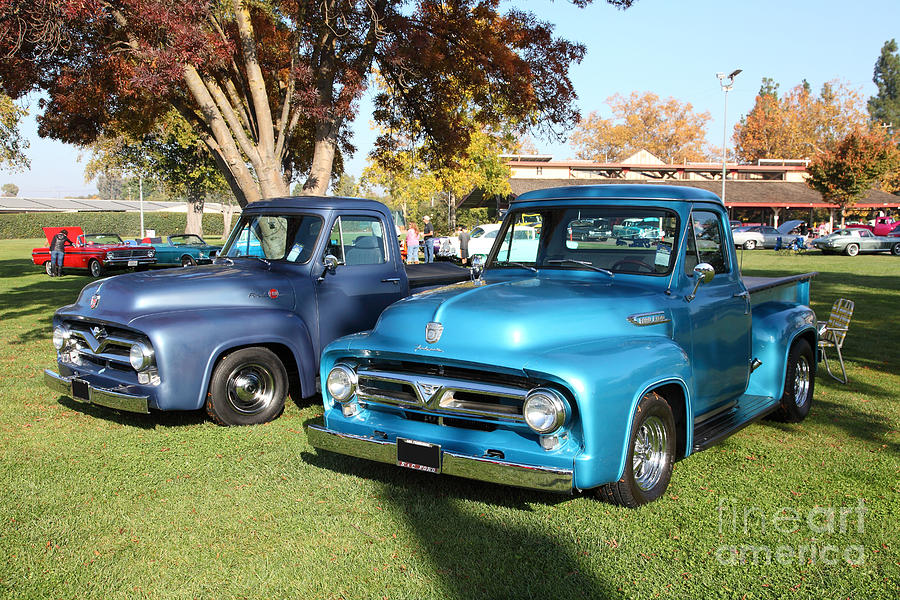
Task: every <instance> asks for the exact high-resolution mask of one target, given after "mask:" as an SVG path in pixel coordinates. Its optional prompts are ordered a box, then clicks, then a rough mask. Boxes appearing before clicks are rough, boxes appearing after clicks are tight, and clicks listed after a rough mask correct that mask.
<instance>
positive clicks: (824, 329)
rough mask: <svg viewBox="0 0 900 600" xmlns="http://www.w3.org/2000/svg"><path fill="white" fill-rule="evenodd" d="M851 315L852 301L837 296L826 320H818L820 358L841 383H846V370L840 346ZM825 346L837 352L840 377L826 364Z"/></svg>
mask: <svg viewBox="0 0 900 600" xmlns="http://www.w3.org/2000/svg"><path fill="white" fill-rule="evenodd" d="M852 316H853V301H852V300H847V299H846V298H838V299H837V300H835V301H834V306H832V307H831V314H830V315H829V316H828V320H827V321H819V348H821V349H822V358H823V359H824V360H825V368H826V369H828V374H829V375H831V376H832V377H834V378H835V379H836V380H838V381H840V382H841V383H847V370H846V369H845V368H844V357H843V355H842V354H841V348H842V347H843V345H844V338H845V337H847V330H848V329H849V328H850V317H852ZM827 348H834V349H835V351H836V352H837V356H838V362H840V364H841V376H842V378H841V377H838V376H837V375H835V374H834V373H832V372H831V365H830V364H828V353H827V352H826V349H827Z"/></svg>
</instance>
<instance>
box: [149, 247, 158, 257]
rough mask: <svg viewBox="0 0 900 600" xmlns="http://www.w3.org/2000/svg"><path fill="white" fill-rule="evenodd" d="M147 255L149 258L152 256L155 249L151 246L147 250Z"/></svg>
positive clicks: (154, 253)
mask: <svg viewBox="0 0 900 600" xmlns="http://www.w3.org/2000/svg"><path fill="white" fill-rule="evenodd" d="M147 256H148V257H149V258H153V257H154V256H156V250H154V249H153V248H150V250H148V251H147Z"/></svg>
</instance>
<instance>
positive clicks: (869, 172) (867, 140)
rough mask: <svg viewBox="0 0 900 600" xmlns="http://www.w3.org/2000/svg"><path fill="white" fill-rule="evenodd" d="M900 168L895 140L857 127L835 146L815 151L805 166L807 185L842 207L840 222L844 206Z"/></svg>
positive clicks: (842, 221)
mask: <svg viewBox="0 0 900 600" xmlns="http://www.w3.org/2000/svg"><path fill="white" fill-rule="evenodd" d="M898 168H900V152H898V150H897V141H896V140H895V139H892V138H890V137H888V136H886V135H884V134H883V133H882V132H879V131H866V130H863V129H859V130H856V131H853V132H851V133H849V134H848V135H847V136H846V137H844V139H842V140H841V141H840V142H839V143H838V144H837V145H836V147H835V148H834V149H831V150H826V151H823V152H821V153H819V155H817V156H816V157H815V158H814V159H813V160H812V162H811V163H810V164H809V167H808V168H807V170H808V173H809V177H808V178H807V180H806V183H807V185H809V187H811V188H812V189H814V190H816V191H817V192H819V193H820V194H822V197H823V198H824V199H825V200H826V201H827V202H830V203H833V204H837V205H838V206H839V207H840V209H841V226H842V227H843V225H844V214H845V212H846V210H847V208H849V207H851V206H853V205H854V204H855V203H856V201H857V200H858V199H860V198H862V197H863V196H864V195H865V194H866V192H868V191H869V190H870V189H871V188H872V185H873V184H874V183H875V182H876V181H877V180H878V179H879V178H881V177H882V176H883V175H884V174H885V173H887V172H889V171H891V170H897V169H898Z"/></svg>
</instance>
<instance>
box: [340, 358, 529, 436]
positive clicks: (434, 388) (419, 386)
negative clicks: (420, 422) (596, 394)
mask: <svg viewBox="0 0 900 600" xmlns="http://www.w3.org/2000/svg"><path fill="white" fill-rule="evenodd" d="M418 370H420V371H421V369H418ZM472 373H473V374H477V373H478V372H477V371H473V372H472ZM453 375H454V376H449V375H447V374H446V371H445V374H444V375H439V374H431V373H429V372H420V373H415V372H408V371H406V370H404V371H402V372H401V371H394V370H391V371H385V370H379V369H377V368H373V367H372V366H369V367H366V366H361V367H360V368H359V369H357V377H358V380H359V382H358V387H357V397H358V398H359V400H360V401H362V402H366V403H376V404H387V405H392V406H397V407H400V408H403V409H410V410H417V411H424V412H427V413H434V414H436V415H446V416H452V417H469V418H474V419H487V420H494V421H501V422H524V416H523V415H522V404H523V403H524V401H525V396H526V395H527V394H528V390H529V389H531V388H532V387H535V386H534V385H533V384H532V385H522V383H524V382H525V381H527V380H526V379H525V378H515V379H516V380H515V381H514V382H513V383H507V384H504V383H500V382H494V381H492V382H485V381H482V380H481V379H482V378H479V379H477V380H476V379H475V378H460V377H458V376H455V375H458V373H453ZM516 384H519V385H516Z"/></svg>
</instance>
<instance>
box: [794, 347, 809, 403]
mask: <svg viewBox="0 0 900 600" xmlns="http://www.w3.org/2000/svg"><path fill="white" fill-rule="evenodd" d="M808 397H809V362H807V360H806V357H805V356H800V357H799V358H797V368H796V369H794V403H795V404H796V405H797V406H803V405H804V404H806V401H807V399H808Z"/></svg>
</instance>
